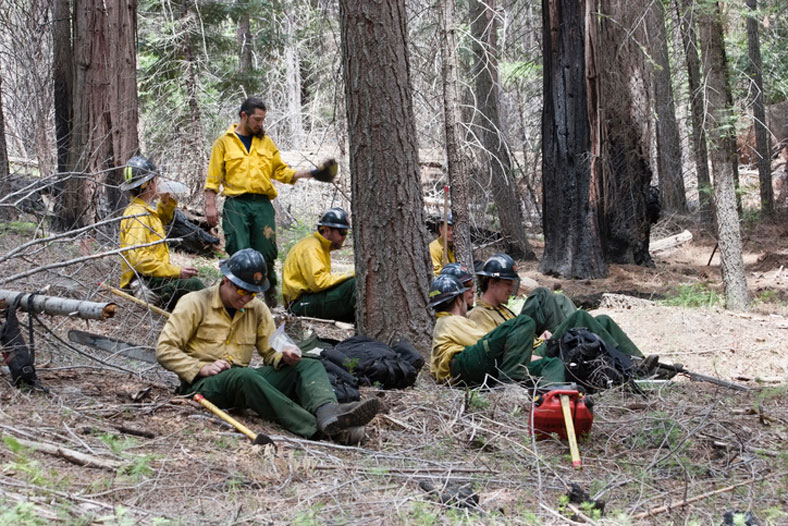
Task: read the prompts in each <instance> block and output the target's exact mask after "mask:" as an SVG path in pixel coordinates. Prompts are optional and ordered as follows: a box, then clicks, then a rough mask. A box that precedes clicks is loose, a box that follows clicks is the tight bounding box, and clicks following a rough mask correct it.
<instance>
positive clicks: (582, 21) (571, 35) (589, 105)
mask: <svg viewBox="0 0 788 526" xmlns="http://www.w3.org/2000/svg"><path fill="white" fill-rule="evenodd" d="M593 10H594V9H593V6H588V5H586V2H585V0H580V1H578V0H543V2H542V33H543V37H542V46H543V50H544V53H543V62H544V76H543V88H544V90H543V99H544V105H543V109H542V181H543V182H542V188H543V199H542V203H543V213H542V226H543V229H544V237H545V248H544V255H543V256H542V261H541V262H540V264H539V270H540V271H541V272H543V273H545V274H558V275H561V276H564V277H569V278H580V279H585V278H601V277H604V276H606V275H607V263H606V262H605V258H604V255H603V253H602V242H601V236H600V230H601V228H600V210H599V203H600V193H601V185H600V177H599V169H598V163H597V162H596V157H594V156H592V155H591V140H592V129H591V126H590V120H589V114H590V113H592V112H596V110H597V105H598V92H597V91H596V85H595V82H594V77H595V76H596V75H597V74H598V70H597V64H596V63H595V62H594V57H593V55H590V56H589V59H590V60H591V63H589V64H586V53H585V50H586V42H585V41H586V18H587V17H588V18H589V19H590V18H591V17H592V16H593V15H592V11H593ZM587 71H588V73H587ZM586 75H588V77H589V78H590V79H591V80H590V82H589V83H588V84H587V83H586V81H587V78H586ZM594 138H595V142H596V143H597V145H598V132H597V131H596V130H594Z"/></svg>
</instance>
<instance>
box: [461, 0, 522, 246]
mask: <svg viewBox="0 0 788 526" xmlns="http://www.w3.org/2000/svg"><path fill="white" fill-rule="evenodd" d="M497 31H498V20H497V17H496V15H495V1H494V0H486V1H480V0H472V1H471V34H472V35H473V45H472V49H473V55H474V66H473V70H472V75H473V76H474V78H475V82H474V91H475V97H476V105H477V112H478V113H476V114H475V116H474V119H473V120H474V127H475V128H476V129H477V130H478V132H477V133H478V134H479V136H480V137H481V143H482V146H483V147H484V151H483V152H481V155H480V157H481V160H482V169H481V173H482V174H485V175H486V177H485V179H489V180H490V181H491V183H492V192H493V199H494V201H495V206H496V208H497V212H498V218H499V219H500V222H501V235H502V236H503V238H504V244H505V250H506V252H507V253H508V254H509V255H510V256H512V257H513V258H515V259H536V255H535V254H534V251H533V250H532V249H531V246H530V245H529V243H528V236H527V235H526V232H525V220H524V218H523V211H522V207H521V206H520V198H519V197H518V191H517V183H516V181H515V177H514V170H513V169H512V160H511V157H510V155H511V153H510V152H509V147H508V145H507V144H506V139H505V137H504V134H503V129H502V123H501V118H500V113H499V109H498V92H499V89H500V85H499V82H498V37H497Z"/></svg>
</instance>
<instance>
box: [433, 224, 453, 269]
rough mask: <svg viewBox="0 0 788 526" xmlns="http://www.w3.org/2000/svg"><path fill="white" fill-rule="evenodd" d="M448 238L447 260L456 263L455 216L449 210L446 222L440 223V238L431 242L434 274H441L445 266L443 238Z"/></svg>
mask: <svg viewBox="0 0 788 526" xmlns="http://www.w3.org/2000/svg"><path fill="white" fill-rule="evenodd" d="M444 238H445V239H446V261H447V262H448V263H455V262H456V261H457V259H456V258H455V257H454V218H453V217H452V215H451V212H449V215H448V217H447V218H446V224H445V226H444V222H443V221H441V222H440V223H439V224H438V239H435V240H434V241H433V242H432V243H430V259H432V273H433V275H434V276H437V275H438V274H440V272H441V269H442V268H443V240H444Z"/></svg>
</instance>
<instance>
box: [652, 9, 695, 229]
mask: <svg viewBox="0 0 788 526" xmlns="http://www.w3.org/2000/svg"><path fill="white" fill-rule="evenodd" d="M649 15H650V17H649V21H650V23H649V28H650V29H652V30H653V33H651V34H649V35H648V36H649V51H650V53H651V55H652V56H653V58H654V63H655V67H654V106H655V109H656V113H657V126H656V131H657V163H658V169H659V189H660V194H661V198H662V209H663V210H665V211H667V212H677V213H680V214H683V213H686V212H687V196H686V193H685V191H684V173H683V170H682V168H681V142H680V139H679V127H678V123H677V122H676V106H675V104H674V101H673V86H672V84H671V75H670V59H669V56H668V38H667V34H666V31H665V5H664V4H663V3H662V1H661V0H660V1H657V2H652V4H651V9H650V10H649Z"/></svg>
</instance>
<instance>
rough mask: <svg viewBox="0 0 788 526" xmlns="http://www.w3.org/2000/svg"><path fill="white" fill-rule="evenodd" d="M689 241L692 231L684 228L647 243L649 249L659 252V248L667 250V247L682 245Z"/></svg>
mask: <svg viewBox="0 0 788 526" xmlns="http://www.w3.org/2000/svg"><path fill="white" fill-rule="evenodd" d="M689 241H692V232H690V231H689V230H685V231H684V232H681V233H680V234H676V235H675V236H670V237H665V238H662V239H658V240H657V241H654V242H653V243H651V244H650V245H649V251H650V252H659V251H660V250H667V249H669V248H674V247H677V246H679V245H683V244H684V243H687V242H689Z"/></svg>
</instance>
